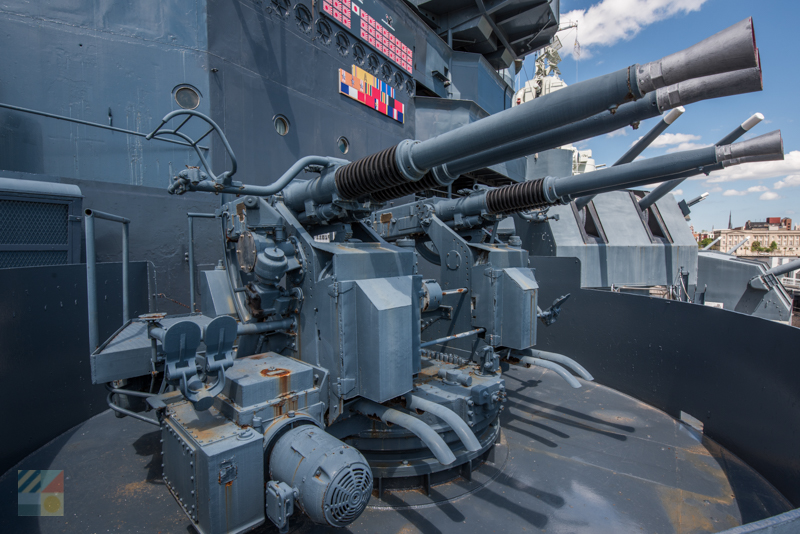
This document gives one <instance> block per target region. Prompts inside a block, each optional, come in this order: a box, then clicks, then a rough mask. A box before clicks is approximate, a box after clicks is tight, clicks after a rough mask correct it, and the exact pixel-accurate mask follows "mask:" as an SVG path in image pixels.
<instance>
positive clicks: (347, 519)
mask: <svg viewBox="0 0 800 534" xmlns="http://www.w3.org/2000/svg"><path fill="white" fill-rule="evenodd" d="M371 495H372V472H371V471H370V469H369V467H368V466H366V465H364V464H362V463H356V464H351V465H350V466H348V467H347V468H345V469H342V471H340V472H339V475H338V476H337V477H336V479H335V480H334V481H333V483H332V484H331V485H330V486H329V488H328V492H327V495H326V499H325V501H326V502H325V515H326V519H327V520H328V522H329V523H330V524H331V525H333V526H335V527H344V526H347V525H349V524H350V523H352V522H353V521H355V520H356V518H358V516H359V515H361V512H363V511H364V508H366V507H367V503H368V502H369V498H370V496H371Z"/></svg>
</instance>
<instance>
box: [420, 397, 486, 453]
mask: <svg viewBox="0 0 800 534" xmlns="http://www.w3.org/2000/svg"><path fill="white" fill-rule="evenodd" d="M406 408H408V409H409V410H421V411H423V412H430V413H432V414H433V415H435V416H436V417H438V418H439V419H441V420H442V421H444V422H445V423H447V424H448V425H450V428H451V429H453V432H455V433H456V435H457V436H458V439H460V440H461V443H463V444H464V447H466V448H467V450H468V451H470V452H476V451H479V450H481V443H480V441H478V438H477V437H475V434H474V433H473V432H472V430H470V428H469V426H468V425H467V423H466V422H465V421H464V420H463V419H461V417H459V416H458V414H457V413H456V412H454V411H453V410H451V409H450V408H447V407H445V406H442V405H441V404H436V403H435V402H431V401H429V400H426V399H422V398H420V397H417V396H416V395H413V394H408V395H406Z"/></svg>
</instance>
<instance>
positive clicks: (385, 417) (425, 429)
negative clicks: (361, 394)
mask: <svg viewBox="0 0 800 534" xmlns="http://www.w3.org/2000/svg"><path fill="white" fill-rule="evenodd" d="M353 409H354V410H356V411H358V412H360V413H362V414H364V415H366V416H376V417H378V418H379V419H380V420H381V421H383V422H384V423H387V424H394V425H397V426H400V427H403V428H405V429H406V430H408V431H410V432H412V433H413V434H415V435H416V436H417V437H418V438H419V439H420V440H422V443H424V444H425V445H426V446H427V447H428V448H429V449H430V450H431V452H432V453H433V455H434V456H435V457H436V459H437V460H438V461H439V463H440V464H442V465H450V464H452V463H453V462H455V461H456V456H455V454H453V451H451V450H450V448H449V447H448V446H447V443H445V442H444V440H443V439H442V438H441V436H439V434H437V433H436V431H435V430H434V429H432V428H431V427H429V426H428V425H426V424H425V423H424V422H423V421H420V420H419V419H417V418H416V417H414V416H413V415H409V414H407V413H403V412H401V411H400V410H395V409H394V408H388V407H386V406H383V405H381V404H378V403H377V402H373V401H371V400H367V399H361V400H359V401H357V402H356V403H355V405H354V406H353Z"/></svg>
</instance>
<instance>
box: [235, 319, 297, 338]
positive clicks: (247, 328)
mask: <svg viewBox="0 0 800 534" xmlns="http://www.w3.org/2000/svg"><path fill="white" fill-rule="evenodd" d="M293 325H294V319H292V318H289V319H279V320H277V321H265V322H263V323H245V324H240V325H238V326H237V327H236V335H239V336H246V335H251V334H264V333H267V332H277V331H278V330H286V329H287V328H291V327H292V326H293Z"/></svg>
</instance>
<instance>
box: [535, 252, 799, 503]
mask: <svg viewBox="0 0 800 534" xmlns="http://www.w3.org/2000/svg"><path fill="white" fill-rule="evenodd" d="M531 266H532V267H535V268H536V277H537V279H538V280H539V283H540V284H541V296H540V298H541V299H542V300H543V301H544V302H547V301H548V300H551V299H554V298H556V297H557V296H559V295H562V294H564V293H571V294H572V297H571V298H570V300H569V302H568V303H567V304H566V305H565V306H564V309H563V311H562V313H561V315H560V317H559V319H558V322H557V323H556V324H554V325H553V326H551V327H550V328H545V329H540V332H539V344H538V348H541V349H544V350H550V351H553V352H558V353H561V354H565V355H567V356H569V357H571V358H574V359H575V360H577V361H578V362H580V363H581V365H583V366H584V367H586V368H587V369H589V370H590V372H591V373H592V374H593V375H594V377H595V379H596V380H597V381H598V382H600V383H602V384H605V385H608V386H609V387H612V388H615V389H617V390H619V391H621V392H623V393H626V394H628V395H631V396H633V397H634V398H637V399H639V400H641V401H643V402H646V403H647V404H650V405H652V406H654V407H656V408H658V409H661V410H664V411H665V412H667V413H669V414H671V415H672V416H673V417H679V416H680V413H681V411H683V412H686V413H688V414H690V415H692V416H694V417H696V418H698V419H699V420H700V421H702V423H703V424H704V427H705V434H706V435H707V436H709V437H710V438H712V439H714V440H716V441H718V442H719V443H720V444H721V445H722V446H724V447H726V448H727V449H729V450H730V451H731V452H732V453H733V454H735V455H736V456H738V457H739V458H741V460H742V461H744V462H745V463H746V464H747V465H749V466H751V467H753V468H754V469H756V470H757V471H758V472H759V473H760V474H761V475H762V476H764V477H765V478H766V479H767V480H769V481H770V483H772V484H773V485H774V486H775V487H776V488H777V489H778V490H779V491H781V492H782V493H783V494H784V495H785V496H786V498H787V499H789V501H791V502H792V503H793V504H794V505H795V506H798V505H800V485H798V483H797V480H798V477H800V457H798V455H797V450H798V446H799V445H800V417H798V416H797V413H796V410H797V407H798V406H800V392H798V389H797V387H796V385H795V377H796V376H797V375H798V373H800V360H798V358H797V357H796V356H797V355H796V351H795V350H794V349H793V347H797V346H799V345H800V329H797V328H793V327H790V326H786V325H781V324H778V323H775V322H772V321H768V320H765V319H761V318H759V317H752V316H749V315H745V314H741V313H736V312H731V311H727V310H719V309H715V308H710V307H706V306H697V305H693V304H688V303H683V302H676V301H670V300H665V299H659V298H650V297H643V296H638V295H629V294H624V293H611V292H608V291H597V290H590V289H581V288H580V284H579V282H578V281H579V280H580V272H579V271H580V268H581V265H580V262H579V261H578V260H576V259H574V258H532V259H531ZM698 325H702V329H703V331H704V332H708V335H697V331H698V330H697V329H698ZM574 332H581V335H579V336H576V335H574ZM752 332H759V335H758V336H754V335H752ZM764 339H769V340H771V341H770V344H771V346H772V347H773V350H765V348H764V344H763V340H764ZM755 362H758V363H755ZM740 497H741V498H742V499H753V500H751V501H750V505H752V506H755V507H758V506H759V505H758V503H757V502H755V501H754V500H757V496H753V495H748V494H744V493H743V494H741V495H740V494H739V493H737V498H740Z"/></svg>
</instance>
